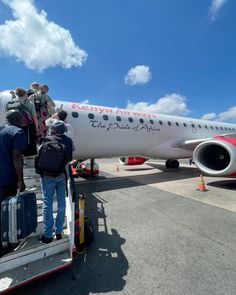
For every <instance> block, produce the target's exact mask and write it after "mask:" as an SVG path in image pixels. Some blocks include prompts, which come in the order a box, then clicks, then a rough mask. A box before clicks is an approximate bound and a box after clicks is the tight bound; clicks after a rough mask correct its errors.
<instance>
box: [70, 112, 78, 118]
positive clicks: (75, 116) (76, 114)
mask: <svg viewBox="0 0 236 295" xmlns="http://www.w3.org/2000/svg"><path fill="white" fill-rule="evenodd" d="M71 116H72V117H73V118H78V117H79V114H78V113H77V112H72V113H71Z"/></svg>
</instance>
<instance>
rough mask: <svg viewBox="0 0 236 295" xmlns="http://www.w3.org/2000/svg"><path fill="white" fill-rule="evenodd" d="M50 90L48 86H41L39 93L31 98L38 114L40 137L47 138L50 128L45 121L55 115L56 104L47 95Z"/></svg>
mask: <svg viewBox="0 0 236 295" xmlns="http://www.w3.org/2000/svg"><path fill="white" fill-rule="evenodd" d="M48 89H49V88H48V86H47V85H40V86H39V91H38V92H37V93H36V94H33V95H31V96H30V97H29V98H30V100H31V101H33V103H34V105H35V109H36V112H37V117H38V122H39V129H40V134H39V137H45V136H47V133H48V127H47V126H46V124H45V121H46V120H47V119H48V118H49V117H50V116H51V115H52V114H54V113H55V103H54V102H53V100H52V99H51V98H50V97H49V96H48V95H47V93H48Z"/></svg>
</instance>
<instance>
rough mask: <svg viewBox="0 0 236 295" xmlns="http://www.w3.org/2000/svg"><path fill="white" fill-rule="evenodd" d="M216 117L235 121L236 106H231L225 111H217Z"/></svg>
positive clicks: (221, 119)
mask: <svg viewBox="0 0 236 295" xmlns="http://www.w3.org/2000/svg"><path fill="white" fill-rule="evenodd" d="M218 117H219V120H220V121H234V122H236V107H231V108H229V109H228V110H227V111H226V112H222V113H219V116H218Z"/></svg>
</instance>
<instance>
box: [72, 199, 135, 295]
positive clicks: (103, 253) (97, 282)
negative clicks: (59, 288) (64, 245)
mask: <svg viewBox="0 0 236 295" xmlns="http://www.w3.org/2000/svg"><path fill="white" fill-rule="evenodd" d="M87 198H88V200H87V201H86V216H88V218H89V219H90V221H91V222H92V224H93V227H94V233H95V237H94V243H93V244H92V245H91V247H90V248H89V249H88V252H87V253H86V254H84V255H82V256H80V257H79V259H78V260H76V261H75V263H74V267H73V268H74V269H75V268H77V269H78V270H79V271H78V273H77V274H76V278H77V281H78V287H77V288H75V289H73V292H70V294H83V295H87V294H91V293H105V292H111V291H121V290H123V288H124V286H125V284H126V280H125V279H124V276H126V275H127V271H128V268H129V263H128V260H127V258H126V257H125V255H124V253H123V251H122V245H124V244H125V242H126V240H125V239H124V238H123V237H121V236H120V235H119V233H118V231H117V230H116V229H111V233H108V229H107V223H106V214H105V211H104V206H103V204H104V203H105V202H106V201H104V200H103V199H101V198H98V197H97V196H95V195H94V194H89V195H88V197H87ZM71 291H72V290H71ZM76 292H77V293H76Z"/></svg>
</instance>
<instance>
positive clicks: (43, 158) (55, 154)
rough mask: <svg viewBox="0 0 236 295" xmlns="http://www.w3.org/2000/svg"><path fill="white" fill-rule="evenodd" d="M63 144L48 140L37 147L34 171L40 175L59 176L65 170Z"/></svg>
mask: <svg viewBox="0 0 236 295" xmlns="http://www.w3.org/2000/svg"><path fill="white" fill-rule="evenodd" d="M65 161H66V154H65V145H64V144H62V143H60V142H57V141H48V142H45V143H43V144H42V145H41V146H40V147H39V152H38V155H37V156H36V157H35V162H34V164H35V172H36V173H37V174H40V175H41V176H53V177H56V176H59V175H60V174H61V173H64V171H65V164H66V162H65Z"/></svg>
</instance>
